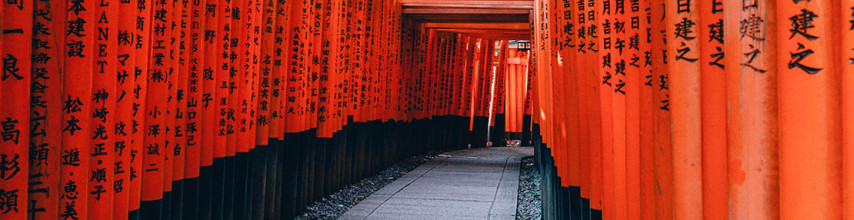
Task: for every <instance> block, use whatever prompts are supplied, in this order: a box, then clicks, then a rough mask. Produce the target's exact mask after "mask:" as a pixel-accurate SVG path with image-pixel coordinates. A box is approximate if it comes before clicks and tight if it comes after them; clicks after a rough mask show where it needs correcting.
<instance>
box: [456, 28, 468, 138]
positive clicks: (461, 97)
mask: <svg viewBox="0 0 854 220" xmlns="http://www.w3.org/2000/svg"><path fill="white" fill-rule="evenodd" d="M454 38H456V39H457V58H456V60H455V61H454V62H456V65H457V71H456V72H457V73H456V74H457V77H458V79H457V84H456V85H455V87H457V91H456V93H455V94H454V99H456V100H457V104H456V111H455V114H454V115H456V116H457V117H460V118H464V117H465V115H466V114H465V108H466V105H465V104H466V103H467V102H466V101H465V100H466V98H465V97H466V94H468V93H467V92H466V90H465V88H466V82H467V81H466V79H468V74H466V64H467V63H468V61H467V60H466V58H468V56H467V55H468V50H467V49H466V46H467V44H468V39H467V38H465V36H463V35H462V34H454ZM460 120H462V119H460ZM459 132H465V131H459ZM462 137H465V135H463V136H462ZM461 139H462V138H461ZM461 147H462V146H461Z"/></svg>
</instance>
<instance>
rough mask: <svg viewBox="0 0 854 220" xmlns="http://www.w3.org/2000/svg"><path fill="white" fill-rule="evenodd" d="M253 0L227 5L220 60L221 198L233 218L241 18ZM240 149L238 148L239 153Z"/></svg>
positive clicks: (243, 30)
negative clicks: (224, 94) (225, 49)
mask: <svg viewBox="0 0 854 220" xmlns="http://www.w3.org/2000/svg"><path fill="white" fill-rule="evenodd" d="M246 1H252V0H231V7H230V8H229V9H230V10H229V12H228V13H229V14H230V15H229V18H230V19H229V22H228V24H229V30H230V31H231V32H230V33H229V34H228V36H227V39H224V40H225V42H224V43H225V44H229V51H228V57H227V58H225V59H223V63H228V70H227V71H225V72H226V74H227V75H226V78H228V84H227V85H225V86H226V92H227V97H228V103H226V105H225V121H226V127H225V136H226V144H225V158H226V159H225V161H226V162H225V176H224V178H225V183H224V185H223V186H224V188H225V190H224V193H225V196H224V199H223V213H224V214H223V215H224V218H226V219H228V218H233V217H234V211H235V210H234V208H235V207H234V205H235V200H236V199H237V198H236V197H235V192H236V190H243V189H236V188H235V183H236V182H238V181H243V180H244V179H242V178H239V179H238V176H236V175H237V173H236V172H239V171H237V169H236V166H237V161H236V158H235V155H237V146H238V145H242V144H241V143H239V141H238V137H239V136H240V135H241V133H239V132H238V131H239V130H240V128H239V127H240V124H239V123H240V119H241V118H242V115H243V114H242V113H241V112H240V111H239V109H240V106H241V104H242V103H243V102H241V101H243V100H242V97H241V95H240V94H241V93H240V89H241V88H243V87H242V86H241V84H243V83H244V82H243V80H245V76H246V75H245V74H246V69H245V68H244V67H245V64H246V60H245V57H246V54H245V52H246V49H245V47H244V45H245V44H244V42H245V40H246V31H248V30H247V28H246V24H244V22H243V21H244V20H245V19H246V14H245V13H246V11H245V9H246V7H245V4H244V2H246ZM242 152H243V151H241V153H242Z"/></svg>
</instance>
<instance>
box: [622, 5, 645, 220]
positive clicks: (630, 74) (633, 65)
mask: <svg viewBox="0 0 854 220" xmlns="http://www.w3.org/2000/svg"><path fill="white" fill-rule="evenodd" d="M623 10H625V11H626V15H625V17H624V18H623V22H625V25H624V26H623V28H624V29H626V34H625V35H623V36H624V38H623V41H624V42H625V44H626V45H625V48H624V51H625V54H624V55H623V63H621V64H620V65H621V66H622V67H624V68H625V69H624V70H625V71H626V73H625V75H624V76H623V77H624V78H625V82H626V86H625V87H624V89H623V91H625V93H626V94H625V98H626V102H625V111H626V165H625V166H626V201H627V203H626V205H627V207H626V217H628V218H629V219H639V218H640V212H641V208H640V193H641V192H640V169H641V163H640V136H641V133H640V102H641V100H640V96H641V91H640V90H641V83H640V82H641V76H640V75H641V74H642V72H641V69H640V67H641V66H640V65H641V60H640V56H639V55H640V35H641V33H642V32H641V29H640V27H641V24H640V23H641V20H640V19H641V18H640V10H641V7H640V0H629V1H628V2H625V3H624V9H623Z"/></svg>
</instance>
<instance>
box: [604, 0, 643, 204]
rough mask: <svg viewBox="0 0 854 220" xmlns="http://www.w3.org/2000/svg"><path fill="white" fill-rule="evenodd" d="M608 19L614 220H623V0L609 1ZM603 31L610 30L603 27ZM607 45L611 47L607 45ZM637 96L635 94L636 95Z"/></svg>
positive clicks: (625, 50)
mask: <svg viewBox="0 0 854 220" xmlns="http://www.w3.org/2000/svg"><path fill="white" fill-rule="evenodd" d="M611 3H613V5H611V7H612V8H611V13H612V15H613V17H612V18H611V23H610V28H613V30H612V31H611V34H612V35H611V41H610V42H607V41H606V42H605V46H606V47H607V46H610V47H612V49H611V65H612V69H611V70H612V72H611V76H612V77H613V79H611V83H612V84H613V89H614V90H613V94H612V96H611V114H612V115H613V116H612V123H613V127H612V131H613V134H612V135H613V138H614V142H613V144H614V145H613V157H612V159H613V162H612V163H613V165H612V166H613V175H614V179H613V181H614V185H613V187H614V191H613V192H614V203H612V204H614V206H613V209H614V210H613V212H612V213H613V214H614V215H613V216H612V218H614V219H626V217H627V216H626V212H627V209H626V208H628V207H627V206H628V203H627V201H626V198H627V197H626V195H627V191H626V189H627V186H628V184H627V183H626V181H627V179H626V177H627V176H626V162H627V161H626V159H627V158H626V149H627V146H626V132H627V130H626V119H627V117H626V112H627V109H626V78H627V76H626V70H627V68H626V66H627V65H626V63H627V61H626V60H627V58H629V48H628V47H627V45H626V43H627V42H628V33H627V31H626V29H628V27H626V24H627V23H628V21H627V20H628V16H627V15H626V4H625V0H613V1H611ZM603 28H609V27H608V26H604V27H603ZM608 43H610V44H611V45H608ZM635 92H636V91H635Z"/></svg>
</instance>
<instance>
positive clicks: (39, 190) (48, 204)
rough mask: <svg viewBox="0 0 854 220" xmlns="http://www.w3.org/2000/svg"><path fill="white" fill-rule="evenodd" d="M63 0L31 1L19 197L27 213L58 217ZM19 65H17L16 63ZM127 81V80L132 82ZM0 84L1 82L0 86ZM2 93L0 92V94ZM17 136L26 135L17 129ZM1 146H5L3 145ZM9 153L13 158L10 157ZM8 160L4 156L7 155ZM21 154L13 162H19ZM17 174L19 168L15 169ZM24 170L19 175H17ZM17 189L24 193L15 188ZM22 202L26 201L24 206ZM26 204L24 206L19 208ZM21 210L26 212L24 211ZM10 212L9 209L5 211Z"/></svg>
mask: <svg viewBox="0 0 854 220" xmlns="http://www.w3.org/2000/svg"><path fill="white" fill-rule="evenodd" d="M65 13H66V12H65V2H61V1H37V2H35V6H34V16H33V29H32V30H33V33H32V34H33V39H32V41H33V42H32V72H31V75H30V79H31V81H30V83H31V84H30V94H29V95H30V113H29V126H30V128H29V129H22V128H18V129H19V130H20V131H30V134H29V136H28V137H30V143H29V151H30V152H29V154H28V155H31V156H30V158H29V161H28V163H26V164H28V165H29V178H28V182H29V183H28V186H29V189H28V192H29V193H28V197H29V198H28V199H27V200H21V198H20V197H19V198H18V201H19V203H18V205H19V211H20V212H22V213H26V218H32V219H47V218H55V217H57V216H59V210H60V205H59V196H58V195H60V194H59V193H60V191H61V190H62V189H61V188H60V175H61V174H60V169H59V167H60V163H59V162H58V161H60V153H61V152H62V149H61V147H62V142H61V141H62V138H57V137H61V136H62V129H63V127H62V125H63V124H64V123H62V121H63V120H62V117H63V116H62V113H61V111H62V97H61V96H62V77H61V72H60V70H61V69H62V67H63V66H62V65H63V64H64V62H62V60H64V59H65V56H66V53H65V34H64V31H65V29H66V28H67V26H66V25H67V24H66V23H65V16H66V14H65ZM19 69H20V67H19ZM131 84H132V83H131ZM0 87H3V86H0ZM2 93H3V92H2V91H0V94H2ZM18 137H19V140H18V141H19V142H20V141H22V140H20V138H21V137H27V136H24V135H23V134H19V136H18ZM4 147H5V146H4ZM13 158H14V157H13ZM7 160H8V159H7ZM24 161H25V160H22V159H21V158H20V157H19V159H18V163H19V164H18V166H22V165H24V164H25V163H24ZM18 172H19V173H20V171H18ZM20 175H23V174H20ZM19 192H23V191H20V190H19ZM24 205H26V206H24ZM24 207H26V208H24ZM25 209H26V212H25V211H24V210H25ZM10 213H11V212H10Z"/></svg>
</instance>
